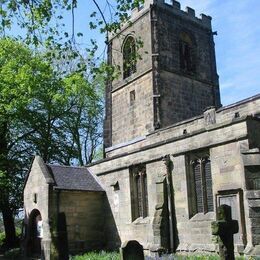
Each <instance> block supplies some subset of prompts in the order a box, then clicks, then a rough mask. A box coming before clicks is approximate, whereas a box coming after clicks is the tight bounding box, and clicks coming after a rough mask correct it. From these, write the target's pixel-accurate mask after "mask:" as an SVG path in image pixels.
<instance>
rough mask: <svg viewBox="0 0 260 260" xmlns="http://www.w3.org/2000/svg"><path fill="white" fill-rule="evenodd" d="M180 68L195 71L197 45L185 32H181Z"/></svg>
mask: <svg viewBox="0 0 260 260" xmlns="http://www.w3.org/2000/svg"><path fill="white" fill-rule="evenodd" d="M180 68H181V70H182V71H185V72H195V46H194V42H193V41H192V39H191V37H190V36H189V35H188V34H187V33H185V32H181V34H180Z"/></svg>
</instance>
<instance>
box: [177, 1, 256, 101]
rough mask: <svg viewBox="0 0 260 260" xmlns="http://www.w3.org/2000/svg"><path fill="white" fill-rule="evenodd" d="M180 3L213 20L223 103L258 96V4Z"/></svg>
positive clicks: (183, 6) (241, 2)
mask: <svg viewBox="0 0 260 260" xmlns="http://www.w3.org/2000/svg"><path fill="white" fill-rule="evenodd" d="M181 4H182V8H183V9H184V8H185V6H190V7H192V8H194V9H195V10H196V13H197V15H199V14H200V13H205V14H207V15H210V16H212V18H213V20H212V24H213V30H214V31H217V32H218V36H215V44H216V57H217V68H218V74H219V80H220V90H221V100H222V104H223V105H227V104H230V103H233V102H236V101H239V100H241V99H244V98H246V97H250V96H253V95H255V94H258V93H260V71H259V70H260V44H259V42H260V1H259V0H202V1H195V0H183V1H181Z"/></svg>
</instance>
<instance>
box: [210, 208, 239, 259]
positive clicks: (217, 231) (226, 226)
mask: <svg viewBox="0 0 260 260" xmlns="http://www.w3.org/2000/svg"><path fill="white" fill-rule="evenodd" d="M211 229H212V235H217V236H218V243H219V256H220V259H225V260H234V259H235V256H234V234H236V233H237V232H238V221H237V220H233V219H232V217H231V207H230V206H228V205H221V206H220V207H219V208H218V211H217V221H213V222H212V223H211Z"/></svg>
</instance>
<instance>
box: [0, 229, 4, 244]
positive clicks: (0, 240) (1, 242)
mask: <svg viewBox="0 0 260 260" xmlns="http://www.w3.org/2000/svg"><path fill="white" fill-rule="evenodd" d="M4 240H5V232H0V248H1V246H2V245H3V243H4Z"/></svg>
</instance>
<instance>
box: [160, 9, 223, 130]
mask: <svg viewBox="0 0 260 260" xmlns="http://www.w3.org/2000/svg"><path fill="white" fill-rule="evenodd" d="M189 11H190V13H189V15H187V14H186V15H183V13H182V11H181V10H179V9H178V8H176V7H174V6H170V5H167V4H164V5H163V4H161V5H159V6H158V7H157V10H156V12H157V19H158V22H157V27H158V35H157V37H158V51H159V66H158V68H159V73H160V87H159V88H160V90H159V92H160V111H161V118H160V119H161V126H162V127H165V126H168V125H170V124H173V123H176V122H180V121H182V120H185V119H188V118H191V117H193V116H196V115H200V114H202V113H203V110H204V109H205V108H206V107H208V106H215V107H220V95H219V86H218V75H217V71H216V60H215V49H214V42H213V35H212V32H211V27H209V26H204V25H203V24H199V23H195V22H191V20H190V16H192V14H191V13H192V12H194V18H195V11H194V10H193V9H191V8H190V9H189ZM208 19H209V21H210V18H208ZM181 32H185V33H187V34H188V35H189V36H190V37H191V39H192V43H193V64H194V66H195V71H194V72H184V71H182V70H181V68H180V47H179V46H180V38H179V37H180V33H181Z"/></svg>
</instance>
